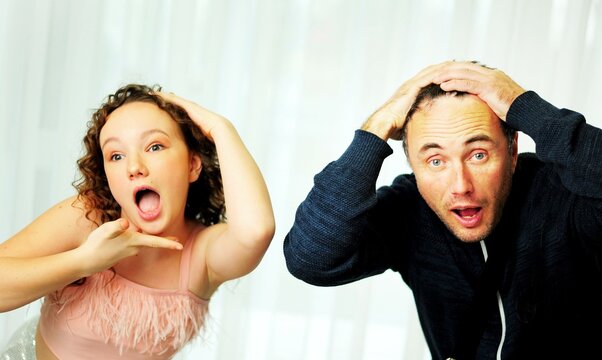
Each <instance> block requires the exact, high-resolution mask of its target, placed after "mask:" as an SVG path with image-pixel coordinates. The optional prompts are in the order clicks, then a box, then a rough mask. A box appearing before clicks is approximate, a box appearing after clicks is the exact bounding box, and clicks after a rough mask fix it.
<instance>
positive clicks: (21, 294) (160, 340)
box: [0, 85, 274, 360]
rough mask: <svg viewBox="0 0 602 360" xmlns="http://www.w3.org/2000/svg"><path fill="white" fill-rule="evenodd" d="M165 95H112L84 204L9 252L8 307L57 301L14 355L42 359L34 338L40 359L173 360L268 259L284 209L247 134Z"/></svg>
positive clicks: (4, 279)
mask: <svg viewBox="0 0 602 360" xmlns="http://www.w3.org/2000/svg"><path fill="white" fill-rule="evenodd" d="M159 91H160V88H149V87H146V86H141V85H128V86H125V87H123V88H121V89H119V90H118V91H117V92H116V93H115V94H113V95H110V96H109V97H108V100H107V101H106V103H104V104H103V105H102V106H101V107H100V109H98V110H97V111H96V112H95V113H94V115H93V117H92V120H91V121H90V122H89V124H88V131H87V134H86V136H85V138H84V145H85V155H84V156H83V157H82V158H81V159H79V160H78V166H79V169H80V172H81V175H82V177H81V179H80V181H79V182H77V183H76V184H75V187H76V189H77V191H78V195H77V196H75V197H72V198H69V199H66V200H64V201H62V202H60V203H59V204H57V205H55V206H54V207H52V208H51V209H50V210H48V211H47V212H46V213H44V214H42V215H41V216H40V217H39V218H37V219H36V220H35V221H33V222H32V223H31V224H30V225H28V226H27V227H25V228H24V229H23V230H21V231H20V232H19V233H17V234H16V235H14V236H13V237H12V238H10V239H8V240H7V241H5V242H4V243H3V244H1V245H0V288H1V289H2V291H0V311H9V310H12V309H15V308H18V307H20V306H23V305H25V304H28V303H30V302H32V301H34V300H36V299H38V298H40V297H44V302H43V305H42V309H41V316H40V318H39V322H38V323H37V324H33V325H32V326H30V328H29V329H25V331H23V332H22V335H23V336H22V337H25V338H26V339H25V340H24V339H23V338H22V339H17V340H16V341H15V344H17V345H15V347H14V348H13V350H11V349H10V348H9V350H8V351H7V352H6V353H5V354H4V355H3V359H13V358H17V356H23V353H26V352H27V351H30V352H33V351H32V350H31V349H30V350H27V348H23V347H21V346H22V345H23V343H24V341H26V342H27V343H28V344H29V345H30V348H32V347H33V346H35V353H36V354H37V358H38V359H61V360H68V359H99V358H102V359H169V358H171V357H172V356H173V355H174V354H175V353H176V352H177V351H178V350H179V349H181V348H182V347H183V346H184V345H185V344H186V343H187V342H188V341H190V340H191V339H192V338H193V337H194V336H195V335H196V334H197V333H198V332H199V330H200V329H201V328H202V326H203V323H204V318H205V314H206V312H207V307H208V303H209V299H210V298H211V295H212V294H213V293H214V292H215V290H216V289H217V288H218V286H219V285H220V284H222V283H223V282H225V281H227V280H230V279H235V278H238V277H241V276H243V275H245V274H248V273H249V272H250V271H251V270H253V269H254V268H255V267H256V266H257V265H258V263H259V261H260V260H261V258H262V257H263V255H264V253H265V252H266V250H267V248H268V245H269V243H270V241H271V239H272V237H273V235H274V217H273V212H272V208H271V203H270V199H269V195H268V191H267V189H266V185H265V183H264V180H263V178H262V175H261V173H260V171H259V169H258V168H257V165H256V164H255V162H254V161H253V158H252V157H251V155H250V154H249V153H248V151H247V149H246V148H245V146H244V144H243V142H242V141H241V139H240V138H239V136H238V134H237V132H236V130H235V129H234V127H233V126H232V124H231V123H230V122H229V121H228V120H226V119H225V118H223V117H221V116H219V115H217V114H214V113H212V112H210V111H208V110H206V109H204V108H202V107H201V106H199V105H197V104H195V103H193V102H190V101H187V100H185V99H182V98H180V97H178V96H176V95H173V94H166V93H162V92H159ZM218 159H219V163H218ZM220 173H221V174H220ZM222 182H223V187H222ZM226 208H227V209H228V221H227V222H225V221H224V220H225V209H226ZM9 289H10V290H9ZM36 325H37V326H36ZM27 330H29V331H27ZM28 334H29V335H28ZM27 336H29V338H27ZM34 336H35V341H34ZM34 344H35V345H34ZM11 351H12V353H11ZM15 352H16V353H17V354H15ZM11 354H12V355H11ZM19 358H22V357H19Z"/></svg>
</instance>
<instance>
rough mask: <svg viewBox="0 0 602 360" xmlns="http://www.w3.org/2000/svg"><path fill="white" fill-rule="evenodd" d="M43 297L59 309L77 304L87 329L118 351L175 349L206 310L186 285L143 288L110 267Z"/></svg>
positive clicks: (197, 326) (193, 331)
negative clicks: (172, 287)
mask: <svg viewBox="0 0 602 360" xmlns="http://www.w3.org/2000/svg"><path fill="white" fill-rule="evenodd" d="M48 298H49V300H50V302H51V303H52V304H54V305H55V306H57V309H58V312H59V313H60V312H62V311H65V310H66V309H68V308H72V310H75V309H74V308H78V309H79V310H78V312H80V313H81V315H82V316H84V317H85V321H86V323H87V324H88V326H89V327H90V329H91V330H92V332H93V333H94V334H95V335H97V336H99V337H101V338H102V339H103V340H104V341H105V343H107V344H108V343H111V344H113V345H115V346H117V347H119V351H120V352H121V353H123V351H124V350H125V349H128V350H135V351H136V352H139V353H143V354H156V355H161V354H164V353H165V352H167V351H170V350H171V351H177V350H179V349H181V348H182V347H183V346H184V345H186V343H188V342H189V341H190V340H192V339H193V338H194V337H195V336H196V335H197V333H198V332H199V330H200V329H201V327H202V326H203V324H204V321H205V315H206V314H207V311H208V302H207V301H205V300H202V299H200V298H198V297H196V296H195V295H194V294H192V293H190V292H189V291H183V290H163V289H153V288H148V287H145V286H142V285H140V284H136V283H134V282H131V281H129V280H127V279H125V278H123V277H121V276H119V275H117V274H115V273H113V272H112V271H109V270H105V271H102V272H100V273H97V274H94V275H92V276H90V277H88V278H87V279H86V282H85V283H84V284H83V285H81V286H71V287H66V288H64V289H63V290H62V291H58V292H55V293H53V294H51V295H49V296H48ZM170 348H171V349H170Z"/></svg>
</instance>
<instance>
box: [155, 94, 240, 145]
mask: <svg viewBox="0 0 602 360" xmlns="http://www.w3.org/2000/svg"><path fill="white" fill-rule="evenodd" d="M156 94H157V95H159V96H161V97H162V98H163V99H165V100H166V101H168V102H170V103H174V104H176V105H178V106H180V107H182V108H183V109H184V110H186V112H187V113H188V116H190V118H191V119H192V121H194V122H195V124H197V126H198V127H199V128H201V131H202V132H203V134H204V135H205V136H206V137H207V138H208V139H209V140H211V141H213V139H214V137H213V131H214V130H215V128H216V127H218V126H219V125H221V124H225V123H228V120H227V119H226V118H225V117H223V116H221V115H219V114H216V113H214V112H212V111H209V110H207V109H205V108H204V107H202V106H200V105H199V104H197V103H195V102H193V101H190V100H187V99H184V98H182V97H180V96H177V95H176V94H174V93H165V92H157V93H156Z"/></svg>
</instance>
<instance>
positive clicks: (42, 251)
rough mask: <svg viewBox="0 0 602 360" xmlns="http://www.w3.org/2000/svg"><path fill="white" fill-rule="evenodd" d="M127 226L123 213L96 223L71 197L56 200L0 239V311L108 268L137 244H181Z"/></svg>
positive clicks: (157, 245) (168, 245)
mask: <svg viewBox="0 0 602 360" xmlns="http://www.w3.org/2000/svg"><path fill="white" fill-rule="evenodd" d="M128 227H129V224H128V222H127V221H126V220H123V219H119V220H116V221H112V222H108V223H105V224H103V225H101V226H100V227H97V226H96V225H95V224H94V223H93V222H92V221H90V220H88V219H87V218H86V217H85V212H84V210H83V205H82V204H81V202H79V201H78V200H76V198H75V197H73V198H69V199H66V200H64V201H62V202H60V203H58V204H57V205H55V206H54V207H52V208H51V209H49V210H48V211H46V212H45V213H44V214H42V215H41V216H40V217H38V218H37V219H36V220H34V221H33V222H32V223H31V224H29V225H28V226H27V227H25V228H24V229H23V230H21V231H20V232H19V233H17V234H16V235H14V236H13V237H11V238H10V239H8V240H7V241H5V242H4V243H2V244H0V312H5V311H9V310H13V309H16V308H18V307H20V306H23V305H25V304H28V303H30V302H32V301H34V300H36V299H38V298H40V297H42V296H45V295H46V294H48V293H50V292H52V291H55V290H58V289H60V288H62V287H64V286H66V285H68V284H70V283H72V282H74V281H76V280H78V279H80V278H82V277H86V276H89V275H91V274H93V273H95V272H98V271H101V270H104V269H108V268H109V267H111V266H113V265H114V264H115V263H117V262H118V261H119V260H121V259H123V258H125V257H127V256H131V255H134V254H136V253H137V252H138V248H139V247H140V246H154V247H165V248H172V249H181V245H179V244H178V243H176V242H174V241H171V240H167V239H162V238H158V237H154V236H150V235H143V234H139V233H136V232H134V231H130V230H128Z"/></svg>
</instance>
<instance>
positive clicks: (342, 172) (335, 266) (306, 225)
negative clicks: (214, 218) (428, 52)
mask: <svg viewBox="0 0 602 360" xmlns="http://www.w3.org/2000/svg"><path fill="white" fill-rule="evenodd" d="M440 66H441V64H439V65H433V66H429V67H427V68H425V69H424V70H422V71H420V72H419V73H418V74H416V76H414V77H413V78H411V79H410V80H408V81H406V82H405V83H404V84H403V85H402V86H401V87H400V88H399V89H397V91H396V92H395V93H394V94H393V96H391V98H389V100H387V101H386V102H385V103H384V104H383V106H381V107H380V108H379V109H377V110H376V111H375V112H374V113H373V114H372V115H371V116H370V117H369V118H368V120H366V122H365V123H364V124H363V125H362V128H361V130H358V131H357V132H356V134H355V137H354V140H353V142H352V143H351V145H350V146H349V148H348V149H347V150H346V151H345V153H344V154H343V155H342V156H341V157H340V158H339V159H338V160H337V161H334V162H332V163H330V164H329V165H328V166H327V167H326V168H325V169H324V170H323V171H322V172H321V173H319V174H318V175H316V176H315V178H314V187H313V188H312V190H311V191H310V193H309V195H308V196H307V198H306V199H305V201H303V202H302V203H301V205H300V206H299V208H298V209H297V213H296V217H295V222H294V224H293V227H292V229H291V230H290V232H289V233H288V235H287V236H286V238H285V240H284V255H285V258H286V263H287V267H288V269H289V271H290V272H291V274H293V275H294V276H296V277H297V278H300V279H302V280H304V281H306V282H308V283H311V284H314V285H321V286H331V285H340V284H344V283H348V282H352V281H355V280H358V279H361V278H364V277H367V276H371V275H375V274H378V273H381V272H383V271H385V270H386V269H388V268H390V267H392V262H391V259H390V256H391V254H392V253H393V252H394V251H392V250H393V249H392V247H399V246H402V245H401V244H399V242H398V241H394V240H396V239H397V238H398V237H399V236H400V234H399V233H398V234H393V229H400V228H403V226H402V225H401V224H400V222H403V221H404V220H405V219H404V217H403V214H401V212H402V211H403V210H404V209H407V207H405V208H404V207H403V205H404V204H405V203H404V196H403V195H401V196H400V195H399V192H398V191H397V190H396V189H394V188H392V187H383V188H381V189H379V191H378V192H377V191H376V189H375V188H376V180H377V178H378V174H379V172H380V169H381V166H382V162H383V160H384V159H385V158H386V157H387V156H389V155H390V154H391V153H392V150H391V148H390V147H389V146H388V145H387V143H386V141H387V140H389V139H394V140H398V139H399V138H400V136H401V129H402V128H403V125H404V123H405V120H406V115H407V113H408V110H409V109H410V107H411V106H412V104H413V103H414V101H415V99H416V95H417V94H418V92H419V91H420V89H421V88H422V87H424V86H426V85H428V84H430V83H432V82H433V76H434V75H435V74H437V73H438V69H439V67H440ZM397 187H399V186H397ZM393 193H397V196H396V195H391V194H393ZM392 199H393V200H392ZM400 204H401V205H400ZM394 207H395V210H393V208H394ZM392 239H393V240H392Z"/></svg>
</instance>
